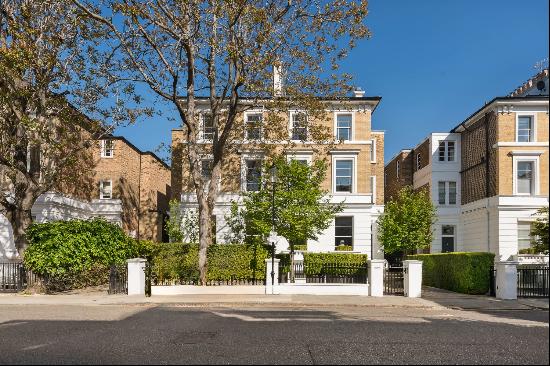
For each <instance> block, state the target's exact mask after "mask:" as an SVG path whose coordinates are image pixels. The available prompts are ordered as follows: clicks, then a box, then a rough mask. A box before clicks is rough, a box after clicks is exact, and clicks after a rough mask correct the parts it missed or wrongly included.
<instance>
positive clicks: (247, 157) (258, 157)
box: [241, 154, 264, 192]
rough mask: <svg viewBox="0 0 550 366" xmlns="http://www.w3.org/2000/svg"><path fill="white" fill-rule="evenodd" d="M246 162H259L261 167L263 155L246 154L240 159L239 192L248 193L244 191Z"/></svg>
mask: <svg viewBox="0 0 550 366" xmlns="http://www.w3.org/2000/svg"><path fill="white" fill-rule="evenodd" d="M247 160H260V162H261V163H260V166H262V165H263V161H264V155H263V154H246V155H243V157H242V158H241V191H242V192H249V191H248V190H247V189H246V173H247V166H246V161H247Z"/></svg>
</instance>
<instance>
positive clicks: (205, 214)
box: [199, 200, 212, 286]
mask: <svg viewBox="0 0 550 366" xmlns="http://www.w3.org/2000/svg"><path fill="white" fill-rule="evenodd" d="M210 221H211V210H210V209H209V205H208V204H207V203H206V202H204V201H202V200H199V283H200V285H201V286H205V285H206V274H207V272H208V260H207V253H208V247H209V246H210V243H212V230H211V226H212V223H211V222H210Z"/></svg>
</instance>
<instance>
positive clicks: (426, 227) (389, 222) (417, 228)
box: [378, 187, 435, 254]
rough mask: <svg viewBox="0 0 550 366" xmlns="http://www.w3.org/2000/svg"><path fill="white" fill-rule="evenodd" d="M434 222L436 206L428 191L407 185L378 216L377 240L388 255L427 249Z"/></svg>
mask: <svg viewBox="0 0 550 366" xmlns="http://www.w3.org/2000/svg"><path fill="white" fill-rule="evenodd" d="M434 222H435V208H434V206H433V204H432V200H431V199H430V195H429V193H428V191H427V190H420V191H414V190H413V189H412V188H410V187H405V188H403V189H401V191H400V192H399V194H398V197H397V199H396V200H392V201H390V202H388V203H387V204H386V208H385V212H384V214H382V216H380V218H379V219H378V227H379V231H378V239H379V240H380V242H381V243H382V246H383V248H384V252H385V253H388V254H392V253H396V252H400V251H401V252H405V253H406V252H412V251H414V250H416V249H424V248H428V247H429V246H430V243H431V242H432V238H433V230H432V224H433V223H434Z"/></svg>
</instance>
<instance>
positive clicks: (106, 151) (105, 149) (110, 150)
mask: <svg viewBox="0 0 550 366" xmlns="http://www.w3.org/2000/svg"><path fill="white" fill-rule="evenodd" d="M114 153H115V141H114V140H101V157H102V158H112V157H113V156H114Z"/></svg>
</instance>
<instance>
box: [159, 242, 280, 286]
mask: <svg viewBox="0 0 550 366" xmlns="http://www.w3.org/2000/svg"><path fill="white" fill-rule="evenodd" d="M268 249H269V248H268V247H265V246H263V245H262V246H248V245H243V244H235V245H234V244H221V245H216V244H214V245H211V246H210V247H208V252H207V256H208V271H207V281H209V282H210V281H214V282H215V281H222V282H226V281H239V280H246V281H250V280H264V279H265V259H266V258H267V257H268V253H269V251H268ZM151 262H152V267H151V270H152V276H153V282H156V283H161V284H162V283H170V282H172V283H174V282H176V283H198V280H199V269H198V263H199V246H198V244H182V243H157V244H155V245H154V248H153V254H152V256H151Z"/></svg>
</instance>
